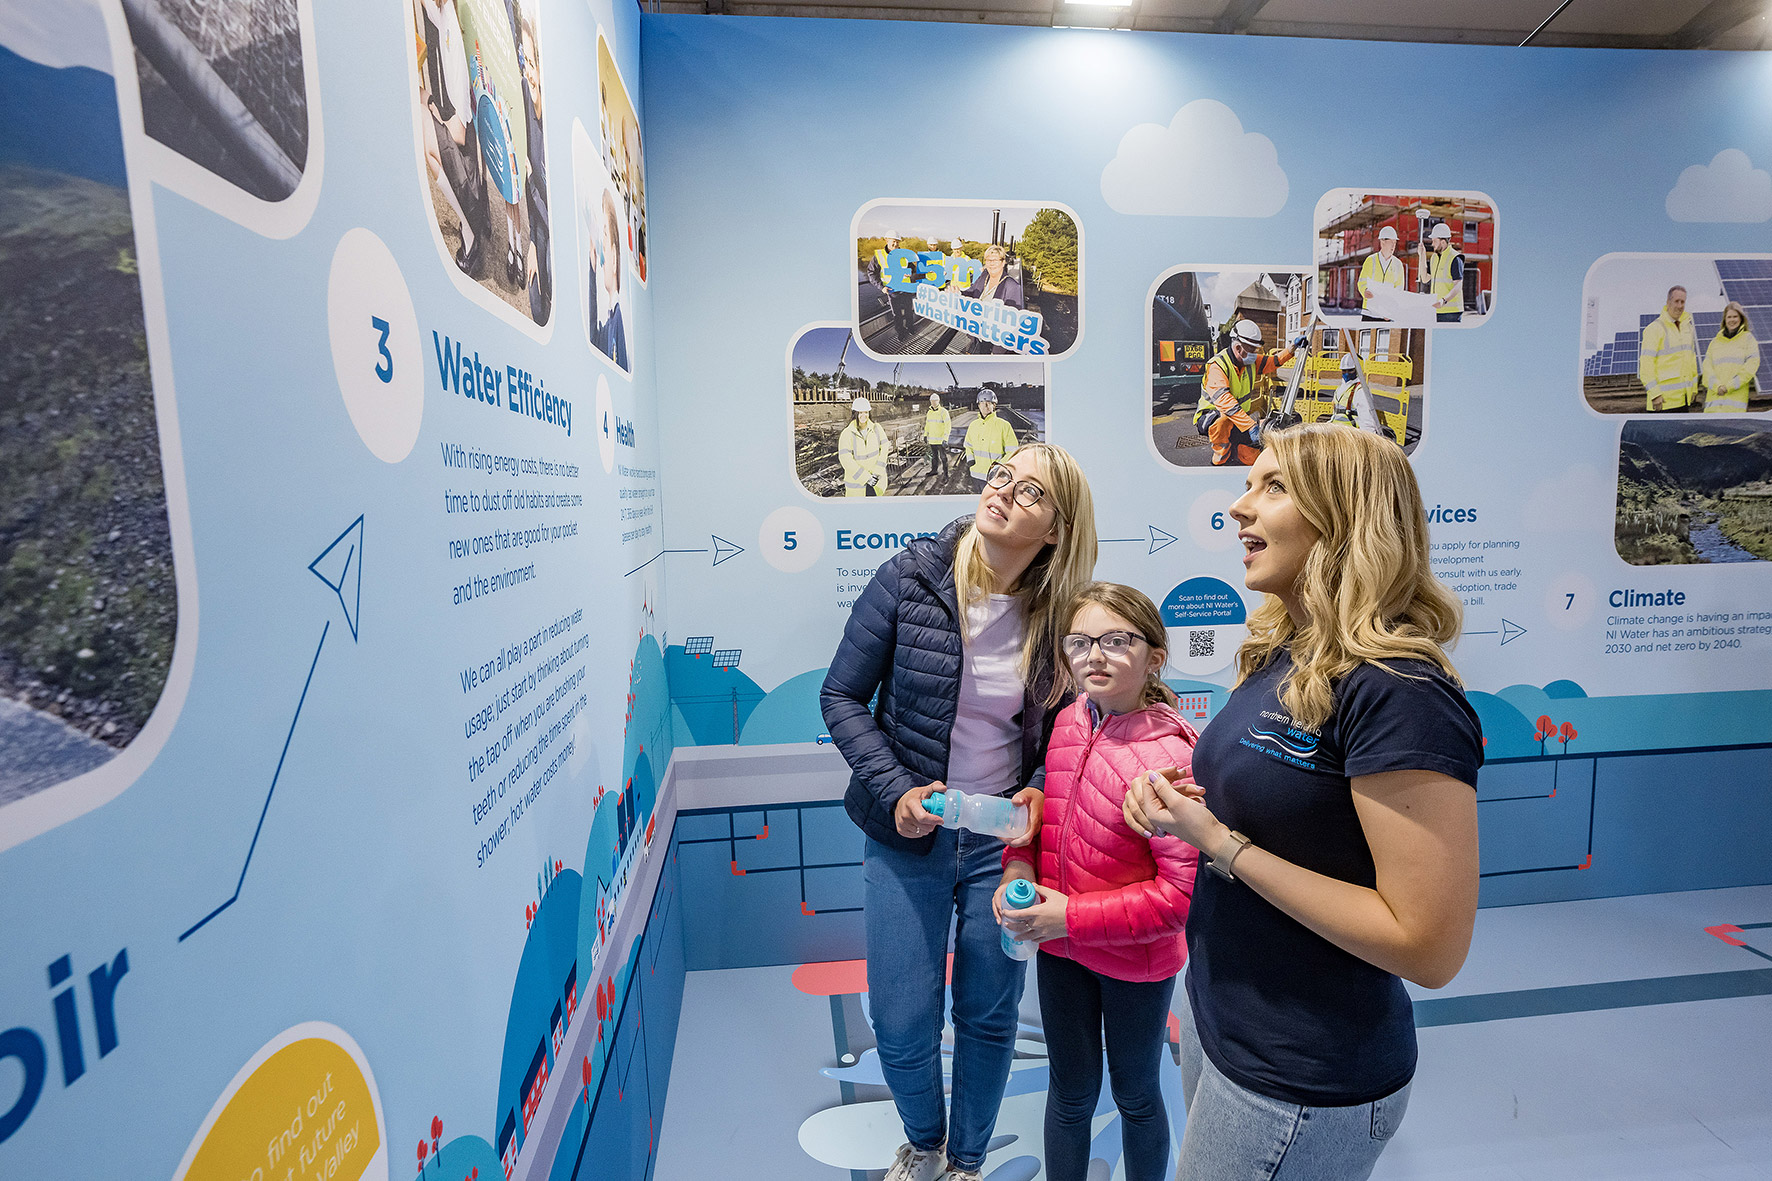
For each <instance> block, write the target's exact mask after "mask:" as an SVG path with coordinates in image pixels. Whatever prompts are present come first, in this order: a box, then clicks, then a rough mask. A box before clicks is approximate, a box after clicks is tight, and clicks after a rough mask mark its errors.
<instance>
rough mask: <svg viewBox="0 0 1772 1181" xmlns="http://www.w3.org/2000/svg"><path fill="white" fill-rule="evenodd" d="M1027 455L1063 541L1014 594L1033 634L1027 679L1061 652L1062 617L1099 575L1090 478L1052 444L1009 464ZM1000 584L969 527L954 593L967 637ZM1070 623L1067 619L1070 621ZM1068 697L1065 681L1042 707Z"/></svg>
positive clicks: (1024, 662) (957, 556)
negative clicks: (971, 614)
mask: <svg viewBox="0 0 1772 1181" xmlns="http://www.w3.org/2000/svg"><path fill="white" fill-rule="evenodd" d="M1024 451H1025V452H1029V453H1031V454H1032V455H1033V456H1034V457H1035V459H1036V461H1037V462H1038V464H1039V472H1040V482H1041V483H1042V484H1043V485H1045V488H1046V499H1047V500H1050V501H1051V502H1052V506H1053V508H1055V509H1056V510H1057V511H1058V516H1057V519H1056V520H1055V521H1054V522H1053V528H1054V529H1056V530H1057V531H1058V540H1057V541H1056V542H1054V543H1053V544H1051V545H1049V546H1046V547H1045V548H1044V549H1042V550H1041V551H1040V552H1039V554H1038V555H1036V556H1035V558H1034V560H1033V561H1032V562H1031V563H1029V565H1028V568H1027V569H1026V570H1024V571H1022V573H1021V577H1020V578H1018V579H1017V580H1016V582H1015V586H1014V587H1013V588H1012V589H1011V591H1010V593H1011V594H1013V595H1015V596H1016V597H1017V598H1019V599H1021V601H1022V604H1023V607H1024V611H1025V614H1026V619H1027V634H1026V638H1025V639H1024V640H1023V641H1022V646H1021V673H1022V676H1023V677H1024V678H1026V677H1028V676H1030V675H1031V674H1032V673H1034V672H1035V671H1036V670H1037V669H1038V668H1039V666H1040V664H1041V662H1042V661H1044V660H1045V659H1046V658H1047V657H1046V653H1048V652H1053V651H1056V650H1057V648H1058V629H1059V624H1060V619H1059V616H1060V614H1061V613H1062V612H1063V611H1064V609H1065V607H1066V606H1067V605H1068V604H1069V603H1070V601H1071V598H1072V596H1074V595H1075V594H1076V593H1077V590H1078V588H1079V587H1081V586H1082V585H1083V584H1084V583H1086V582H1088V581H1089V577H1090V575H1091V574H1093V573H1094V571H1095V554H1096V548H1097V547H1096V538H1095V500H1094V498H1093V497H1091V496H1090V494H1089V480H1088V477H1086V476H1084V475H1083V469H1082V468H1081V467H1079V466H1077V461H1076V460H1075V459H1073V458H1072V457H1071V453H1070V452H1069V451H1066V450H1065V449H1064V448H1063V447H1059V446H1056V445H1054V444H1052V443H1023V444H1022V445H1021V446H1019V447H1017V448H1016V449H1015V450H1014V451H1011V452H1010V453H1009V454H1008V455H1005V456H1004V457H1003V462H1005V463H1007V462H1008V461H1009V460H1011V459H1014V458H1015V457H1016V456H1017V455H1020V454H1021V453H1022V452H1024ZM995 582H996V575H995V573H994V572H993V571H992V570H991V566H990V563H989V562H988V561H987V560H986V559H985V555H984V547H983V546H981V545H980V544H979V542H978V532H977V531H976V530H975V529H974V528H973V527H972V526H971V525H968V526H967V527H966V531H965V532H964V533H963V534H961V536H960V542H959V545H958V546H957V547H956V548H955V550H954V589H955V591H956V592H957V594H958V597H959V600H960V627H961V630H962V633H964V630H965V627H966V608H967V607H969V606H970V605H972V604H973V603H976V602H978V601H979V600H981V599H983V598H985V597H986V596H987V595H989V594H990V588H991V587H992V586H993V585H994V584H995ZM1068 621H1069V620H1068V617H1066V619H1065V622H1068ZM1063 696H1064V682H1063V681H1062V680H1060V681H1057V682H1055V683H1054V684H1053V686H1052V690H1051V692H1050V693H1048V694H1047V695H1046V698H1045V700H1044V701H1043V702H1042V704H1044V705H1054V704H1056V703H1057V702H1058V701H1059V699H1060V698H1062V697H1063Z"/></svg>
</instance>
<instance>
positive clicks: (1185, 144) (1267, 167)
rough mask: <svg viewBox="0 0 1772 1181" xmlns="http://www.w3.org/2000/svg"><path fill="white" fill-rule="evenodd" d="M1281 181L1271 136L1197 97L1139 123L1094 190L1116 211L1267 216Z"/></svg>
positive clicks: (1282, 195) (1281, 194)
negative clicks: (1164, 117) (1167, 115)
mask: <svg viewBox="0 0 1772 1181" xmlns="http://www.w3.org/2000/svg"><path fill="white" fill-rule="evenodd" d="M1288 189H1289V185H1288V184H1287V181H1286V171H1285V169H1283V168H1281V167H1280V159H1279V154H1278V153H1277V152H1276V151H1275V150H1274V141H1273V140H1271V139H1269V138H1268V137H1267V136H1265V135H1261V134H1259V133H1257V132H1254V131H1244V130H1243V121H1242V120H1241V119H1238V118H1237V113H1236V112H1235V111H1233V110H1231V109H1230V108H1229V107H1227V106H1225V105H1224V104H1223V103H1221V102H1217V101H1215V100H1213V99H1209V98H1197V99H1195V100H1194V101H1193V102H1191V103H1189V104H1187V105H1186V106H1185V107H1183V108H1181V110H1179V111H1177V112H1175V118H1173V119H1171V120H1169V126H1167V127H1164V126H1162V125H1160V124H1157V123H1140V124H1139V125H1138V126H1136V127H1134V128H1133V129H1132V130H1130V131H1128V132H1127V133H1126V134H1125V135H1124V136H1122V137H1121V138H1120V149H1119V151H1118V152H1117V153H1116V154H1115V155H1114V158H1113V159H1112V160H1111V161H1109V163H1108V166H1107V167H1106V168H1104V169H1102V172H1101V195H1102V197H1103V199H1105V200H1106V201H1107V203H1108V205H1109V206H1110V207H1111V208H1113V209H1115V210H1117V211H1119V212H1120V213H1144V214H1155V215H1167V216H1171V217H1272V216H1273V215H1274V214H1276V213H1278V212H1279V211H1280V208H1281V206H1283V205H1285V204H1286V194H1287V191H1288Z"/></svg>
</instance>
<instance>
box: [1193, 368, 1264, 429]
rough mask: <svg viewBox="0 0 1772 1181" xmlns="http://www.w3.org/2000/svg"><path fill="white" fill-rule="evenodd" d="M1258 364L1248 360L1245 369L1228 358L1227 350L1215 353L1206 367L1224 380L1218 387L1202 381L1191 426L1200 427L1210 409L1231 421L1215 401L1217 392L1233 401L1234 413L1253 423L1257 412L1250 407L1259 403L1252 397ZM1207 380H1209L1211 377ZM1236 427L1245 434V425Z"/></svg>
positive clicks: (1255, 396) (1254, 396) (1215, 384)
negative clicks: (1216, 371)
mask: <svg viewBox="0 0 1772 1181" xmlns="http://www.w3.org/2000/svg"><path fill="white" fill-rule="evenodd" d="M1260 362H1261V358H1259V357H1255V356H1251V357H1250V358H1249V363H1248V364H1247V365H1239V364H1237V363H1236V361H1234V360H1233V359H1232V358H1231V351H1230V350H1229V349H1221V350H1219V351H1218V352H1216V353H1214V354H1213V355H1212V359H1211V360H1210V361H1208V362H1206V367H1207V369H1208V370H1209V371H1210V370H1213V369H1216V370H1218V372H1219V373H1220V374H1221V375H1222V376H1223V377H1224V384H1223V385H1222V386H1220V385H1219V383H1218V382H1215V381H1209V380H1207V379H1206V378H1202V379H1201V381H1200V401H1199V403H1198V404H1197V405H1196V406H1195V407H1194V425H1195V426H1199V425H1200V419H1202V418H1203V417H1205V415H1206V412H1207V411H1208V410H1213V409H1217V410H1218V411H1219V412H1220V413H1223V414H1226V415H1227V417H1233V418H1234V416H1232V415H1230V412H1229V411H1227V410H1225V408H1224V406H1223V404H1222V403H1221V402H1220V401H1219V400H1218V397H1217V395H1218V393H1219V392H1220V391H1228V392H1229V394H1230V396H1231V397H1232V398H1234V399H1235V400H1236V403H1237V413H1239V414H1242V415H1245V416H1247V417H1248V418H1249V419H1250V421H1251V422H1252V421H1254V418H1255V414H1256V410H1255V409H1254V408H1253V407H1254V403H1255V402H1256V401H1258V400H1259V399H1258V397H1257V395H1256V393H1255V371H1256V369H1258V368H1259V367H1260ZM1207 376H1208V377H1209V376H1210V373H1208V375H1207ZM1237 425H1238V426H1240V427H1242V428H1243V429H1245V430H1247V429H1248V424H1247V423H1238V424H1237Z"/></svg>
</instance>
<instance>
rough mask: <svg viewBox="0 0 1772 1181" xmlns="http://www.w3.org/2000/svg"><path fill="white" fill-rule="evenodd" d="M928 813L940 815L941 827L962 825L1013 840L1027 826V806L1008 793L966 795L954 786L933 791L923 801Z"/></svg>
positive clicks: (961, 826) (1025, 830) (1022, 832)
mask: <svg viewBox="0 0 1772 1181" xmlns="http://www.w3.org/2000/svg"><path fill="white" fill-rule="evenodd" d="M923 808H924V810H925V811H927V812H928V813H929V814H930V815H931V816H939V817H941V826H942V827H943V828H965V829H970V830H971V831H973V832H976V833H983V834H984V835H985V836H992V837H1002V838H1003V839H1004V840H1006V841H1013V840H1015V839H1016V838H1018V837H1020V836H1022V835H1023V834H1025V833H1026V832H1027V830H1028V810H1027V805H1025V804H1016V803H1013V802H1011V801H1010V799H1009V797H1008V796H987V795H968V794H967V793H965V792H963V791H961V790H960V789H959V788H957V787H950V788H948V789H947V790H946V791H942V792H936V793H935V794H933V795H931V796H929V798H927V799H925V800H924V801H923Z"/></svg>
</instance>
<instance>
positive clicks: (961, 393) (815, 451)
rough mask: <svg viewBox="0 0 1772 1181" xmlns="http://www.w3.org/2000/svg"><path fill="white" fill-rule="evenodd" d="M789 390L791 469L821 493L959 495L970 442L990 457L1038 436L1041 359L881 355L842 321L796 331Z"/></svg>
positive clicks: (1041, 431)
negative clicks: (922, 358) (873, 352)
mask: <svg viewBox="0 0 1772 1181" xmlns="http://www.w3.org/2000/svg"><path fill="white" fill-rule="evenodd" d="M788 390H789V397H790V400H791V404H792V406H793V440H792V444H793V446H792V455H793V465H794V476H795V478H796V479H797V480H798V481H799V484H800V487H802V488H803V489H805V490H806V492H807V493H809V494H810V495H812V496H816V497H819V498H821V499H822V498H826V497H832V498H834V497H851V496H856V497H868V496H893V497H907V496H910V497H917V496H964V495H967V494H968V493H969V492H971V491H973V489H974V488H975V484H974V480H973V478H972V472H971V471H970V470H969V468H970V467H971V466H972V464H973V457H972V456H970V455H968V456H966V457H965V466H962V462H961V459H962V453H963V452H964V451H965V449H966V446H967V445H968V444H969V445H970V446H972V447H973V448H974V449H975V450H976V451H978V452H979V453H980V454H981V455H985V456H988V457H993V458H994V457H999V456H1001V455H1003V454H1005V453H1006V452H1008V451H1011V450H1014V448H1015V446H1016V444H1018V443H1030V442H1044V441H1045V437H1046V366H1045V365H1044V364H1043V363H1041V362H1037V361H1026V360H1021V359H1018V358H1013V357H1010V358H1003V359H981V360H973V361H967V362H965V363H963V364H962V363H959V362H951V363H950V362H947V361H938V360H934V359H930V360H925V361H882V360H880V359H878V358H875V357H870V356H868V355H867V354H866V353H864V352H862V351H861V349H860V347H859V340H858V337H857V333H856V332H855V331H854V330H853V329H851V328H849V327H848V326H846V325H840V324H838V325H833V324H813V325H809V326H807V327H806V328H804V329H802V330H801V332H800V334H799V336H797V337H796V338H795V339H794V344H793V347H792V349H791V350H790V351H789V355H788ZM980 423H983V425H979V424H980ZM982 464H983V465H982V466H981V467H979V469H978V470H979V473H980V475H981V476H982V474H983V473H984V472H988V471H989V470H990V467H989V460H988V459H987V460H985V461H982Z"/></svg>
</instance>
